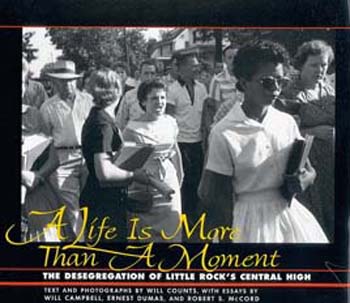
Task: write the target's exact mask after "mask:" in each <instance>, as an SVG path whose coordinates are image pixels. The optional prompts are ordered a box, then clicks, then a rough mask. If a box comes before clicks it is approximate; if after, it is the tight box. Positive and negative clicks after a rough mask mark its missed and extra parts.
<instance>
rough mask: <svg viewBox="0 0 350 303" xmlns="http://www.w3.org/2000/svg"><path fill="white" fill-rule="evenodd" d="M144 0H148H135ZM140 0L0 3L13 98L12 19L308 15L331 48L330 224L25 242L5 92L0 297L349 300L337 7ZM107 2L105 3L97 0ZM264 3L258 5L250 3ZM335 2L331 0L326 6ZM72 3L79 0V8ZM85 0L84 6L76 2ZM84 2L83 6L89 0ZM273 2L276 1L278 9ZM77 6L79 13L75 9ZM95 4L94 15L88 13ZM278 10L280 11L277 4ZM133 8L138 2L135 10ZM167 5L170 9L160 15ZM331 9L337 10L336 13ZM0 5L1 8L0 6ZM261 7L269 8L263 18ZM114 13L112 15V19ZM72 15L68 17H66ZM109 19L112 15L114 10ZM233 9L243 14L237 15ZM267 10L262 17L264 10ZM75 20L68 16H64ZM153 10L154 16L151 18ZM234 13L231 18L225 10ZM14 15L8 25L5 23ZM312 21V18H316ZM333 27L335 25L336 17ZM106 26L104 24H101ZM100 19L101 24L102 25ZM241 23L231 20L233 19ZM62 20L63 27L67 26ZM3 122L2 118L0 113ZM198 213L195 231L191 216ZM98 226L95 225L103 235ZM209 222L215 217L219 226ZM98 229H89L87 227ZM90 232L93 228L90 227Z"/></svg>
mask: <svg viewBox="0 0 350 303" xmlns="http://www.w3.org/2000/svg"><path fill="white" fill-rule="evenodd" d="M146 2H147V3H146ZM156 2H157V1H155V2H154V3H149V1H139V3H138V4H135V3H134V2H132V1H131V3H132V4H133V5H132V6H130V5H129V6H128V5H127V4H126V3H122V2H119V1H117V2H115V4H114V5H115V6H118V7H115V6H114V7H113V8H114V9H110V10H106V9H103V7H104V8H105V6H104V5H102V4H101V2H100V4H99V6H98V8H96V7H94V6H93V5H92V3H89V4H84V5H82V4H81V5H80V4H79V1H78V2H76V4H75V5H76V6H75V9H73V10H70V9H68V2H67V3H62V2H61V3H59V1H53V2H52V3H51V1H50V4H49V3H47V4H45V3H44V2H43V1H36V2H31V3H27V4H24V3H20V1H19V2H18V1H17V2H16V3H15V5H14V4H13V2H4V3H3V4H2V5H3V6H4V8H5V9H4V10H3V12H8V13H7V14H5V15H4V18H3V21H2V23H3V24H4V25H3V26H2V28H1V29H0V38H1V41H2V46H3V47H2V55H3V57H2V60H3V63H4V66H3V67H4V69H3V73H4V75H5V76H6V80H7V81H6V83H10V85H8V88H7V89H8V95H9V96H10V95H11V96H13V97H12V98H11V100H12V101H13V100H17V101H18V100H21V94H20V86H21V85H20V77H19V74H20V72H21V58H22V53H21V47H22V45H21V42H22V28H21V27H22V26H28V25H31V24H35V25H40V24H41V25H42V26H46V25H48V24H51V25H71V26H73V28H70V30H74V29H76V27H75V26H77V25H79V26H81V25H87V26H89V25H94V26H100V25H103V26H113V25H116V26H119V27H122V28H123V26H125V25H129V24H132V25H139V26H145V27H147V26H151V25H153V26H159V27H161V25H169V26H176V25H182V27H181V28H183V29H184V28H189V27H190V25H192V26H199V25H201V26H205V28H208V29H218V28H222V27H221V26H224V27H225V29H227V27H230V28H231V26H238V25H240V26H264V28H262V30H269V31H270V30H272V31H273V30H274V29H273V28H268V29H266V26H271V27H272V26H287V27H288V29H289V30H299V29H302V32H303V33H305V32H306V33H307V32H308V30H310V29H307V26H314V27H317V30H319V31H321V32H327V33H332V34H334V37H335V50H336V65H335V68H336V76H337V79H336V93H337V105H336V158H335V197H334V199H335V210H334V216H335V222H334V228H335V234H334V240H333V242H332V243H330V244H327V245H318V244H295V245H294V244H285V243H279V244H277V243H276V244H252V243H249V244H232V243H225V244H223V243H222V244H213V243H211V239H212V238H213V237H214V236H215V234H216V233H219V232H220V230H218V229H214V230H212V231H211V232H210V233H208V232H204V230H203V235H202V236H203V237H204V238H205V239H204V240H205V241H204V242H208V243H173V244H156V243H150V244H147V243H146V244H145V243H142V244H137V245H135V244H134V243H133V244H130V245H129V244H123V243H116V244H112V245H108V244H104V243H102V241H101V242H100V241H98V240H97V244H96V245H95V246H94V247H92V248H91V247H87V246H85V244H81V243H65V244H62V243H59V242H58V243H45V242H42V243H24V242H23V241H21V239H20V177H19V173H20V170H21V160H20V159H21V158H20V157H21V152H20V151H21V142H20V141H21V140H20V133H19V131H20V123H21V122H20V120H21V119H20V116H21V114H20V113H21V110H20V101H18V102H8V101H6V100H4V103H3V108H4V115H3V116H4V117H6V118H7V117H11V123H14V124H15V126H13V127H11V130H8V129H7V128H6V125H7V124H5V123H4V124H3V126H4V129H5V132H7V131H9V132H10V133H11V135H10V136H4V138H3V140H4V147H3V148H2V149H1V152H2V157H1V158H2V159H3V166H2V172H3V174H4V176H5V178H4V181H2V190H3V197H4V199H3V200H4V201H3V203H2V204H1V205H2V206H1V214H2V215H1V228H0V247H1V249H0V298H1V300H2V301H3V302H7V301H9V300H17V301H19V302H21V301H25V302H36V303H38V302H39V303H41V302H50V303H52V302H88V303H92V302H107V303H108V302H150V301H153V302H305V303H306V302H307V303H324V302H334V303H347V302H348V300H349V295H348V290H349V287H350V285H349V273H350V269H349V249H350V247H349V232H350V220H349V199H350V195H349V188H350V182H349V153H350V151H349V142H350V140H349V133H350V129H349V119H348V117H349V102H348V100H349V98H350V92H349V85H348V83H349V80H350V76H349V70H350V63H349V62H350V60H349V57H350V56H349V49H350V36H349V33H348V31H349V28H347V27H346V28H343V26H345V25H347V24H346V23H345V21H346V20H347V17H344V16H343V14H344V12H346V11H347V9H343V8H344V7H345V2H344V4H343V6H342V9H341V10H340V11H341V12H338V6H337V5H336V4H334V3H333V2H330V1H315V4H314V5H313V4H310V3H301V2H303V1H301V2H299V1H297V2H296V3H285V5H282V6H284V7H283V8H282V6H281V4H278V5H277V4H272V3H271V2H269V1H263V3H260V5H256V6H254V7H253V9H252V8H251V7H250V9H249V10H247V8H245V6H244V5H238V7H236V6H233V7H232V3H231V4H227V3H228V2H232V1H217V2H215V3H213V2H212V1H203V4H201V5H202V6H200V7H199V4H198V2H196V1H189V2H188V3H187V4H185V3H184V2H183V1H179V3H172V4H170V3H169V4H168V6H167V7H165V9H162V8H164V6H161V5H160V4H159V3H158V2H157V3H156ZM106 3H107V2H106ZM261 5H264V7H265V8H264V9H263V12H261V11H259V9H258V7H259V8H260V7H261ZM336 6H337V7H336ZM82 8H83V9H82ZM84 8H85V9H84ZM92 8H94V10H92ZM283 9H284V10H283ZM78 11H79V12H78ZM92 11H94V12H95V13H96V15H99V16H100V17H101V18H102V21H101V19H99V18H97V19H96V17H95V18H93V21H90V22H89V21H87V19H89V17H90V18H91V16H92V15H91V12H92ZM286 11H288V13H287V12H286ZM139 12H143V13H142V14H141V15H140V13H139ZM169 12H171V13H170V14H169ZM336 13H337V17H335V14H336ZM2 14H3V13H2ZM264 16H268V17H267V18H264ZM117 17H118V18H117ZM76 18H78V19H76ZM116 19H118V20H116ZM242 19H243V20H242ZM266 19H267V20H266ZM75 20H76V21H75ZM157 20H159V21H157ZM235 20H238V21H235ZM13 25H16V26H19V27H15V28H13V27H12V26H13ZM319 27H321V28H319ZM339 27H342V28H339ZM104 29H106V28H104ZM107 29H108V27H107ZM238 29H241V28H238ZM67 30H68V29H67ZM11 125H12V124H11ZM202 225H203V224H202V221H200V222H199V225H198V227H199V228H198V230H199V229H200V227H201V226H202ZM104 227H105V226H102V225H98V224H97V225H96V226H92V227H91V228H95V230H94V231H99V232H100V237H104V232H105V231H106V230H107V229H104ZM218 228H220V227H218ZM98 237H99V236H97V238H98ZM100 239H101V238H100Z"/></svg>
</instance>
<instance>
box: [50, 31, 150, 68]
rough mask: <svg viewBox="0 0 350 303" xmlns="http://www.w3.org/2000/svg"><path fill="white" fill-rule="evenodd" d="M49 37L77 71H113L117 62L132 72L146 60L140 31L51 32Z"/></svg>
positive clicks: (144, 43) (144, 46) (143, 41)
mask: <svg viewBox="0 0 350 303" xmlns="http://www.w3.org/2000/svg"><path fill="white" fill-rule="evenodd" d="M48 35H49V36H50V37H51V41H52V43H53V44H55V45H56V46H57V48H59V49H62V52H63V57H64V58H65V59H67V60H72V61H74V62H75V64H76V66H77V69H78V70H79V71H84V70H88V69H89V68H91V67H97V68H99V67H101V66H107V67H111V68H113V67H114V65H115V63H116V62H117V61H123V62H125V63H127V64H128V66H129V68H131V69H132V70H133V69H135V66H137V65H138V63H139V62H140V61H141V60H142V59H144V58H145V57H146V56H147V49H146V42H145V39H144V36H143V33H142V30H139V29H122V28H120V29H59V28H50V29H48Z"/></svg>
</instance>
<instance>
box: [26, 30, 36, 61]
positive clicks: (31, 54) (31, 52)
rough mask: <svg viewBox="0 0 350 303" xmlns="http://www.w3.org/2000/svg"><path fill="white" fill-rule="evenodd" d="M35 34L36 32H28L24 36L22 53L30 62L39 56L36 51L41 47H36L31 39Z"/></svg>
mask: <svg viewBox="0 0 350 303" xmlns="http://www.w3.org/2000/svg"><path fill="white" fill-rule="evenodd" d="M34 34H35V32H26V33H25V34H24V35H23V37H22V53H23V56H24V58H25V59H26V60H27V62H29V63H30V62H31V61H33V60H35V59H37V58H38V57H37V56H36V55H35V53H37V52H38V51H39V49H37V48H34V47H33V44H32V43H31V41H30V40H31V39H32V37H33V36H34Z"/></svg>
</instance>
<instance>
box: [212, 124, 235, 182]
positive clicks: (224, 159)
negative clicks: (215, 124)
mask: <svg viewBox="0 0 350 303" xmlns="http://www.w3.org/2000/svg"><path fill="white" fill-rule="evenodd" d="M206 169H207V170H210V171H212V172H215V173H218V174H221V175H225V176H233V175H234V163H233V159H232V156H231V153H230V147H229V144H228V142H227V140H226V139H225V136H224V135H223V133H222V132H217V131H216V129H214V130H213V132H212V133H211V135H210V137H209V153H208V160H207V165H206Z"/></svg>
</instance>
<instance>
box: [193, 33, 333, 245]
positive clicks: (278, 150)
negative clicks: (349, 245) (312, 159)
mask: <svg viewBox="0 0 350 303" xmlns="http://www.w3.org/2000/svg"><path fill="white" fill-rule="evenodd" d="M288 61H289V57H288V54H287V52H286V50H285V49H284V47H282V46H281V45H280V44H278V43H275V42H271V41H267V40H260V41H252V42H249V43H247V44H246V45H244V46H243V47H242V48H240V49H239V51H238V53H237V55H236V57H235V60H234V73H235V76H236V78H237V79H238V86H237V87H238V89H239V90H241V91H242V92H243V94H244V101H243V102H242V104H239V103H236V104H235V105H234V106H233V108H232V109H231V110H230V111H229V113H228V114H227V115H226V117H225V118H223V119H222V120H221V121H220V122H219V123H217V124H216V125H215V126H214V128H213V129H212V132H211V134H210V138H209V152H208V161H207V164H206V167H205V171H204V173H203V177H202V179H201V183H200V186H199V195H200V198H201V199H202V201H204V205H203V206H204V208H205V209H206V211H207V215H208V221H207V222H208V223H209V224H212V225H213V226H231V227H233V228H236V229H237V231H238V237H236V238H235V239H226V240H231V241H233V242H244V243H248V242H250V243H312V242H318V243H326V242H328V240H327V238H326V236H325V234H324V232H323V230H322V228H321V227H320V225H319V224H318V222H317V221H316V219H315V218H314V217H313V215H312V214H311V213H310V212H309V211H308V210H307V209H306V208H305V207H304V206H302V205H301V203H299V202H298V201H297V200H296V199H295V198H293V199H292V200H291V201H289V200H287V199H286V198H284V197H283V195H282V194H283V192H282V191H281V186H282V184H286V186H287V187H288V189H289V190H291V191H292V192H293V193H300V192H302V191H303V190H305V189H306V188H307V187H308V186H309V185H310V184H312V182H313V180H314V178H315V175H316V174H315V170H314V169H313V168H312V167H311V165H310V164H309V163H308V164H307V165H306V166H305V167H304V168H303V169H302V171H298V172H297V173H296V174H295V175H293V176H286V166H287V161H288V158H289V155H290V152H291V149H292V146H293V143H294V142H295V140H296V139H302V137H301V135H300V133H299V130H298V126H297V124H296V122H295V120H294V119H293V117H292V116H291V115H289V114H286V113H283V112H281V111H279V110H277V109H275V108H274V107H273V106H272V105H273V104H274V102H275V100H276V99H277V98H278V96H279V95H280V93H281V91H282V87H283V85H284V83H285V81H286V79H285V76H284V67H285V66H286V65H287V64H288ZM290 202H291V203H290ZM210 227H211V226H210ZM309 231H312V232H309Z"/></svg>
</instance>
